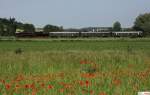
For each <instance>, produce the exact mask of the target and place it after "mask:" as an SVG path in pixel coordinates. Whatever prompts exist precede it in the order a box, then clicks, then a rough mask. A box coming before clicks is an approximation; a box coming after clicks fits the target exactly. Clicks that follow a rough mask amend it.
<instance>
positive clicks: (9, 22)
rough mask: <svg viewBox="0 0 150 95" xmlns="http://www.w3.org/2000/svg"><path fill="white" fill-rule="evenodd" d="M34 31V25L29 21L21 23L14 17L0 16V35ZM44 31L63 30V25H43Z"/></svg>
mask: <svg viewBox="0 0 150 95" xmlns="http://www.w3.org/2000/svg"><path fill="white" fill-rule="evenodd" d="M17 30H19V31H22V32H35V26H34V25H33V24H29V23H22V22H18V21H16V19H15V18H9V19H7V18H0V36H14V35H15V33H16V31H17ZM43 30H44V32H55V31H63V27H62V26H61V27H59V26H55V25H50V24H48V25H45V26H44V27H43Z"/></svg>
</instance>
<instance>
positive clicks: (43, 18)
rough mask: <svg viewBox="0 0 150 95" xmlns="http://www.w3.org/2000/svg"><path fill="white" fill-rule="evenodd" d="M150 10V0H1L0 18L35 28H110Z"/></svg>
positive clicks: (125, 22)
mask: <svg viewBox="0 0 150 95" xmlns="http://www.w3.org/2000/svg"><path fill="white" fill-rule="evenodd" d="M146 12H150V0H0V18H9V17H15V18H16V20H17V21H21V22H23V23H32V24H34V25H35V26H36V27H43V26H44V25H46V24H52V25H58V26H63V27H64V28H82V27H89V26H93V27H110V26H112V25H113V23H114V22H115V21H119V22H120V23H121V25H122V27H131V26H132V25H133V23H134V21H135V18H136V17H137V16H138V15H139V14H143V13H146Z"/></svg>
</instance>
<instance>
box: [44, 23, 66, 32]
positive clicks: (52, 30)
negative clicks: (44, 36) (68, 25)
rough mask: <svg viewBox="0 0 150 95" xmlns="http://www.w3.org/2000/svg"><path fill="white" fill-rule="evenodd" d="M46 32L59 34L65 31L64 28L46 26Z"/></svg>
mask: <svg viewBox="0 0 150 95" xmlns="http://www.w3.org/2000/svg"><path fill="white" fill-rule="evenodd" d="M43 29H44V32H57V31H62V30H63V27H62V26H61V27H58V26H54V25H50V24H48V25H45V26H44V28H43Z"/></svg>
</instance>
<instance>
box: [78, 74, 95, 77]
mask: <svg viewBox="0 0 150 95" xmlns="http://www.w3.org/2000/svg"><path fill="white" fill-rule="evenodd" d="M81 77H83V78H95V74H93V73H84V74H81Z"/></svg>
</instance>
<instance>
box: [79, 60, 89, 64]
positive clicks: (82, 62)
mask: <svg viewBox="0 0 150 95" xmlns="http://www.w3.org/2000/svg"><path fill="white" fill-rule="evenodd" d="M88 63H89V62H88V61H87V60H81V61H80V64H88Z"/></svg>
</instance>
